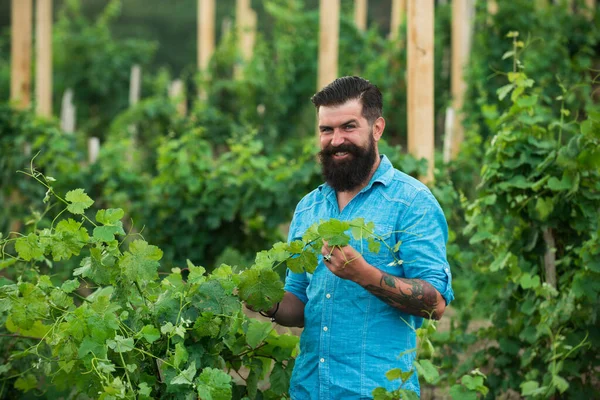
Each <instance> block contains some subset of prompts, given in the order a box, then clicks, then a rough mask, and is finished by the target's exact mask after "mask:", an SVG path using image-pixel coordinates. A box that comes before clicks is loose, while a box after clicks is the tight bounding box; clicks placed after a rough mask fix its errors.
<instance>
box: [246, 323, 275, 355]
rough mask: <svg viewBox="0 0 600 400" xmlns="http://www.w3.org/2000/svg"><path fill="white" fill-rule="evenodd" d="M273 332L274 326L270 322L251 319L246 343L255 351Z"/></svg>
mask: <svg viewBox="0 0 600 400" xmlns="http://www.w3.org/2000/svg"><path fill="white" fill-rule="evenodd" d="M272 330H273V325H272V324H271V323H270V322H261V321H259V320H257V319H251V320H250V323H249V324H248V330H247V332H246V342H247V343H248V345H249V346H250V347H252V348H253V349H254V348H256V347H257V346H258V345H259V344H261V343H262V342H263V341H264V340H265V339H266V338H267V336H269V333H270V332H271V331H272Z"/></svg>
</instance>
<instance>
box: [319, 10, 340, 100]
mask: <svg viewBox="0 0 600 400" xmlns="http://www.w3.org/2000/svg"><path fill="white" fill-rule="evenodd" d="M339 34H340V0H321V1H320V7H319V67H318V68H319V69H318V78H317V90H321V89H323V88H324V87H325V86H327V85H328V84H329V83H331V82H332V81H333V80H335V79H336V78H337V77H338V76H337V74H338V45H339Z"/></svg>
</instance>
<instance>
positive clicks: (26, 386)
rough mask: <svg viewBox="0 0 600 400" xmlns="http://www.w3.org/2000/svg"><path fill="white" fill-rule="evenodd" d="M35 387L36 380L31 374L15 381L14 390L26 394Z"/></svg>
mask: <svg viewBox="0 0 600 400" xmlns="http://www.w3.org/2000/svg"><path fill="white" fill-rule="evenodd" d="M36 387H37V378H36V377H35V375H33V374H27V375H25V376H21V377H19V379H17V380H16V381H15V388H16V389H19V390H21V391H23V392H28V391H30V390H32V389H35V388H36Z"/></svg>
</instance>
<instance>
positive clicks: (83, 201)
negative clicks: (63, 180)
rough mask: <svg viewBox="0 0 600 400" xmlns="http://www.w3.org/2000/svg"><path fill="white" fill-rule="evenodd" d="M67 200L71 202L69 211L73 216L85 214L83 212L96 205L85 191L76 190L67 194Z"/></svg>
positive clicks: (68, 207)
mask: <svg viewBox="0 0 600 400" xmlns="http://www.w3.org/2000/svg"><path fill="white" fill-rule="evenodd" d="M65 199H66V200H67V201H68V202H70V203H71V204H69V205H68V206H67V209H68V210H69V211H70V212H71V213H73V214H83V212H84V211H85V210H86V209H87V208H89V207H90V206H91V205H92V204H94V200H92V199H91V198H90V197H89V196H88V195H87V194H85V191H84V190H83V189H75V190H71V191H69V192H67V195H66V197H65Z"/></svg>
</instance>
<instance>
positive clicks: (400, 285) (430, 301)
mask: <svg viewBox="0 0 600 400" xmlns="http://www.w3.org/2000/svg"><path fill="white" fill-rule="evenodd" d="M365 289H367V290H368V291H369V292H371V293H373V294H374V295H375V296H377V297H379V298H380V299H381V300H382V301H384V302H385V303H387V304H389V305H390V306H392V307H394V308H397V309H399V310H400V311H403V312H405V313H407V314H411V315H417V316H419V317H424V318H431V319H438V317H437V315H436V312H435V309H436V306H437V304H438V302H437V291H436V290H435V288H434V287H433V286H431V284H429V283H427V282H425V281H423V280H420V279H405V278H398V277H395V276H393V275H390V274H387V273H385V272H382V276H381V280H380V281H379V286H377V285H367V286H365Z"/></svg>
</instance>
